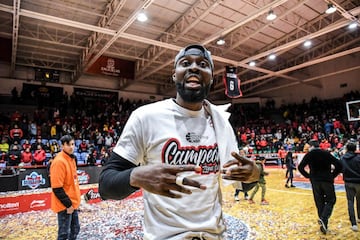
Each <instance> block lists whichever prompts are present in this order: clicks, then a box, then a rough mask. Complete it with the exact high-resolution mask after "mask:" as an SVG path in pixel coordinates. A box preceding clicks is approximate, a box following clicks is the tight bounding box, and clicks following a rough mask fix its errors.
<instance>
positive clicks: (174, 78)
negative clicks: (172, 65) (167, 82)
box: [172, 73, 176, 82]
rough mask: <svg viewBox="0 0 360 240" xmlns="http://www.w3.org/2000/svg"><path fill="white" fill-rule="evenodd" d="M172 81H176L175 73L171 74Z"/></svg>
mask: <svg viewBox="0 0 360 240" xmlns="http://www.w3.org/2000/svg"><path fill="white" fill-rule="evenodd" d="M172 80H173V81H174V82H175V80H176V75H175V73H173V75H172Z"/></svg>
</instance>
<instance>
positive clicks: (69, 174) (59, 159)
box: [50, 135, 81, 240]
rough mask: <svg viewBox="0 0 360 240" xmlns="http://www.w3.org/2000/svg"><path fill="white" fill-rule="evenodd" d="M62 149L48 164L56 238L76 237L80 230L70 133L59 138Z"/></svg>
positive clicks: (77, 191)
mask: <svg viewBox="0 0 360 240" xmlns="http://www.w3.org/2000/svg"><path fill="white" fill-rule="evenodd" d="M60 141H61V143H62V147H63V149H62V151H61V152H59V153H58V154H57V155H56V157H55V158H54V160H53V161H52V163H51V166H50V182H51V188H52V193H51V209H52V210H53V211H54V212H56V213H57V218H58V238H57V239H58V240H60V239H70V240H71V239H76V237H77V235H78V234H79V231H80V223H79V217H78V210H77V209H78V207H79V205H80V196H81V194H80V187H79V181H78V176H77V172H76V170H77V169H76V161H75V156H74V155H73V153H74V147H75V141H74V138H73V137H72V136H70V135H64V136H63V137H62V138H61V139H60Z"/></svg>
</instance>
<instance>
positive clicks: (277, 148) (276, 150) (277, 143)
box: [273, 137, 283, 153]
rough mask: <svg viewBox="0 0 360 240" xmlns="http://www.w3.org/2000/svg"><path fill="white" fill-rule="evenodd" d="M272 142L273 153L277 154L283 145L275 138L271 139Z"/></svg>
mask: <svg viewBox="0 0 360 240" xmlns="http://www.w3.org/2000/svg"><path fill="white" fill-rule="evenodd" d="M273 142H274V144H273V151H274V152H276V153H277V152H279V149H281V146H283V143H282V142H281V140H280V139H278V138H276V137H275V138H274V139H273Z"/></svg>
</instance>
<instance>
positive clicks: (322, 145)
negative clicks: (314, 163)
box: [319, 139, 331, 151]
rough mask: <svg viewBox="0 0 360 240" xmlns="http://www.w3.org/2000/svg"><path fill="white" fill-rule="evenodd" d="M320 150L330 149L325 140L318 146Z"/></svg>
mask: <svg viewBox="0 0 360 240" xmlns="http://www.w3.org/2000/svg"><path fill="white" fill-rule="evenodd" d="M319 147H320V149H322V150H326V151H328V150H329V149H331V144H330V143H329V141H328V140H327V139H323V140H321V143H320V144H319Z"/></svg>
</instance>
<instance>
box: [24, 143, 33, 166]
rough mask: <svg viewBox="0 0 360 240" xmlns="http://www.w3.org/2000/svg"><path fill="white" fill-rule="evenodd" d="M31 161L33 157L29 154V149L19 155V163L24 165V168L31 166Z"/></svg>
mask: <svg viewBox="0 0 360 240" xmlns="http://www.w3.org/2000/svg"><path fill="white" fill-rule="evenodd" d="M32 160H33V155H32V153H31V152H30V147H28V148H25V151H23V152H22V153H21V162H22V163H24V166H31V163H32Z"/></svg>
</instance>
